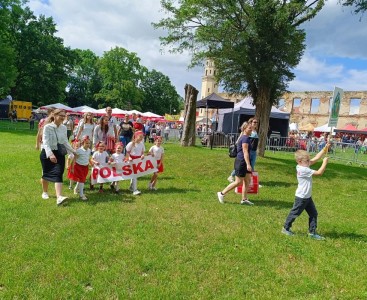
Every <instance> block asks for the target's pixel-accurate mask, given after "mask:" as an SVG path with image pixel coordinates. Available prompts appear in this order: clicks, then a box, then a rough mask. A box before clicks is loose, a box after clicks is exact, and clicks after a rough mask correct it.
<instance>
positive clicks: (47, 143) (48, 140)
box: [42, 122, 74, 157]
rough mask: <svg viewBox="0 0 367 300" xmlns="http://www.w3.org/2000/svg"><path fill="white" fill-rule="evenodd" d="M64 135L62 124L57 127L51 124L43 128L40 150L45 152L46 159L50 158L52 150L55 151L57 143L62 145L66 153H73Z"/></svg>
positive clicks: (64, 129) (65, 130) (64, 127)
mask: <svg viewBox="0 0 367 300" xmlns="http://www.w3.org/2000/svg"><path fill="white" fill-rule="evenodd" d="M66 133H67V129H66V126H65V125H63V124H61V125H59V126H57V125H56V124H55V123H54V122H52V123H49V124H46V125H45V126H44V127H43V134H42V148H43V149H45V151H46V157H50V156H51V155H52V154H53V152H52V150H57V144H58V143H59V144H63V145H64V146H65V148H66V150H67V151H68V153H73V152H74V149H73V148H72V147H71V145H70V144H69V141H68V137H67V134H66Z"/></svg>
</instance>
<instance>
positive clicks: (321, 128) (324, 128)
mask: <svg viewBox="0 0 367 300" xmlns="http://www.w3.org/2000/svg"><path fill="white" fill-rule="evenodd" d="M331 130H332V128H331V127H329V126H328V123H326V124H325V125H322V126H319V127H315V128H314V129H313V131H317V132H330V131H331Z"/></svg>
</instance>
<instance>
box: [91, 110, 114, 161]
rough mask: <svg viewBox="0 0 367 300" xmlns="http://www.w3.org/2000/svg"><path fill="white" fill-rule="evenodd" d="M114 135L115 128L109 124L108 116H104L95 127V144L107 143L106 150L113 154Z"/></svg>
mask: <svg viewBox="0 0 367 300" xmlns="http://www.w3.org/2000/svg"><path fill="white" fill-rule="evenodd" d="M114 136H115V133H114V128H113V126H110V125H109V123H108V117H107V116H104V117H102V118H101V119H99V124H98V125H97V126H96V128H95V129H94V133H93V145H97V144H98V143H99V142H103V143H104V144H105V145H106V151H107V152H108V153H109V154H111V153H112V151H113V147H114V143H113V142H112V138H114ZM96 150H97V149H96Z"/></svg>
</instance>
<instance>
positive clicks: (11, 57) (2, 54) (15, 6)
mask: <svg viewBox="0 0 367 300" xmlns="http://www.w3.org/2000/svg"><path fill="white" fill-rule="evenodd" d="M21 4H22V1H18V0H0V45H1V50H0V98H1V97H4V96H5V95H7V94H8V93H9V92H10V88H11V87H12V86H13V85H14V84H15V80H16V77H17V74H18V72H17V68H16V66H15V61H16V52H15V49H14V47H13V45H12V42H11V35H10V29H11V21H12V19H11V13H12V11H13V10H22V8H21Z"/></svg>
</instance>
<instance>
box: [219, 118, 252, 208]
mask: <svg viewBox="0 0 367 300" xmlns="http://www.w3.org/2000/svg"><path fill="white" fill-rule="evenodd" d="M241 128H242V130H243V131H242V132H243V134H242V136H241V137H240V138H239V139H238V141H237V157H236V158H235V161H234V169H235V181H234V182H232V183H230V184H229V185H228V186H227V187H226V188H225V189H224V190H223V191H221V192H218V193H217V196H218V200H219V202H220V203H224V195H225V194H227V193H228V192H229V191H231V190H233V189H234V188H236V187H237V186H240V185H244V186H243V188H242V200H241V204H246V205H253V203H252V202H251V201H249V200H248V199H247V189H248V187H249V185H250V179H251V172H252V168H251V164H250V151H251V142H250V134H251V132H252V124H250V123H244V124H242V126H241Z"/></svg>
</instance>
